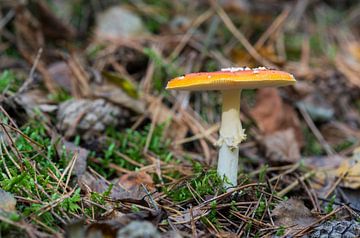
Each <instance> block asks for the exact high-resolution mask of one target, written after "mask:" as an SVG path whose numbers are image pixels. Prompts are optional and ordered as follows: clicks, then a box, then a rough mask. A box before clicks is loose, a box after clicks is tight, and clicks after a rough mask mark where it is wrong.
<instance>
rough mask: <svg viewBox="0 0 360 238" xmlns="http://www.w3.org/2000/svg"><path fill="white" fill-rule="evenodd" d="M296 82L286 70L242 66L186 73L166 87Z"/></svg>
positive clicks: (240, 86)
mask: <svg viewBox="0 0 360 238" xmlns="http://www.w3.org/2000/svg"><path fill="white" fill-rule="evenodd" d="M295 82H296V80H295V78H294V76H293V75H292V74H289V73H287V72H284V71H280V70H273V69H268V68H265V67H259V68H253V69H250V68H248V67H240V68H226V69H222V70H221V71H215V72H200V73H190V74H186V75H184V76H180V77H176V78H174V79H172V80H170V81H169V82H168V84H167V86H166V89H177V90H189V91H203V90H230V89H254V88H262V87H280V86H287V85H292V84H294V83H295Z"/></svg>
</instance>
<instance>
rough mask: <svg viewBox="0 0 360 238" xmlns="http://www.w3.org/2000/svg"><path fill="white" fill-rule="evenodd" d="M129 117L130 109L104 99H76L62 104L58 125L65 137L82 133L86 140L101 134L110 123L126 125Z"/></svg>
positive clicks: (58, 115)
mask: <svg viewBox="0 0 360 238" xmlns="http://www.w3.org/2000/svg"><path fill="white" fill-rule="evenodd" d="M129 117H130V113H129V111H128V110H126V109H123V108H120V107H117V106H115V105H113V104H111V103H109V102H106V101H105V100H104V99H97V100H86V99H80V100H75V99H74V100H69V101H66V102H64V103H62V104H60V106H59V111H58V114H57V119H58V125H57V126H58V128H59V130H60V131H61V132H62V133H63V134H64V135H65V137H72V136H74V135H76V134H80V135H81V136H82V138H83V139H85V140H86V139H90V138H93V137H94V136H96V135H99V134H101V133H102V132H104V130H105V129H106V127H108V126H110V125H112V126H118V125H124V124H125V123H126V122H127V119H128V118H129Z"/></svg>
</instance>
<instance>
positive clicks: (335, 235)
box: [308, 220, 360, 238]
mask: <svg viewBox="0 0 360 238" xmlns="http://www.w3.org/2000/svg"><path fill="white" fill-rule="evenodd" d="M308 237H310V238H327V237H329V238H330V237H331V238H355V237H360V223H358V222H356V221H354V220H352V221H331V222H330V221H328V222H325V223H323V224H321V225H319V226H318V227H316V228H315V229H314V231H313V232H312V233H311V234H310V236H308Z"/></svg>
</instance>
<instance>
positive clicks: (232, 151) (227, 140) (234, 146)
mask: <svg viewBox="0 0 360 238" xmlns="http://www.w3.org/2000/svg"><path fill="white" fill-rule="evenodd" d="M295 82H296V80H295V78H294V76H293V75H291V74H289V73H286V72H283V71H279V70H273V69H268V68H265V67H259V68H253V69H250V68H248V67H239V68H237V67H236V68H225V69H222V70H221V71H217V72H201V73H190V74H186V75H185V76H181V77H177V78H174V79H172V80H170V81H169V82H168V84H167V86H166V89H175V90H189V91H205V90H220V91H221V93H222V97H223V105H222V115H221V126H220V138H219V140H218V141H217V143H216V144H217V146H219V147H220V151H219V161H218V168H217V172H218V174H219V175H220V176H221V177H222V178H223V177H224V176H225V177H226V179H225V184H224V186H225V187H226V188H229V187H231V186H236V185H237V172H238V159H239V144H240V143H241V141H243V140H245V138H246V135H245V131H244V129H242V126H241V121H240V94H241V90H242V89H255V88H262V87H279V86H287V85H292V84H294V83H295Z"/></svg>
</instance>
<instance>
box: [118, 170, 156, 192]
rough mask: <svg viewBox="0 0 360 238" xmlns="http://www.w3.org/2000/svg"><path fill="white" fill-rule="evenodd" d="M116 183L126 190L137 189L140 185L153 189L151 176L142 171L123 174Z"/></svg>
mask: <svg viewBox="0 0 360 238" xmlns="http://www.w3.org/2000/svg"><path fill="white" fill-rule="evenodd" d="M118 184H119V185H120V186H121V187H123V188H125V189H126V190H128V191H134V190H138V189H139V188H140V187H141V186H142V185H144V186H145V187H146V188H147V189H148V190H149V191H152V190H154V189H155V186H154V181H153V179H152V177H151V176H150V175H149V174H147V173H146V172H144V171H140V172H131V173H128V174H124V175H123V176H121V177H120V179H119V181H118ZM141 189H142V188H141Z"/></svg>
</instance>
